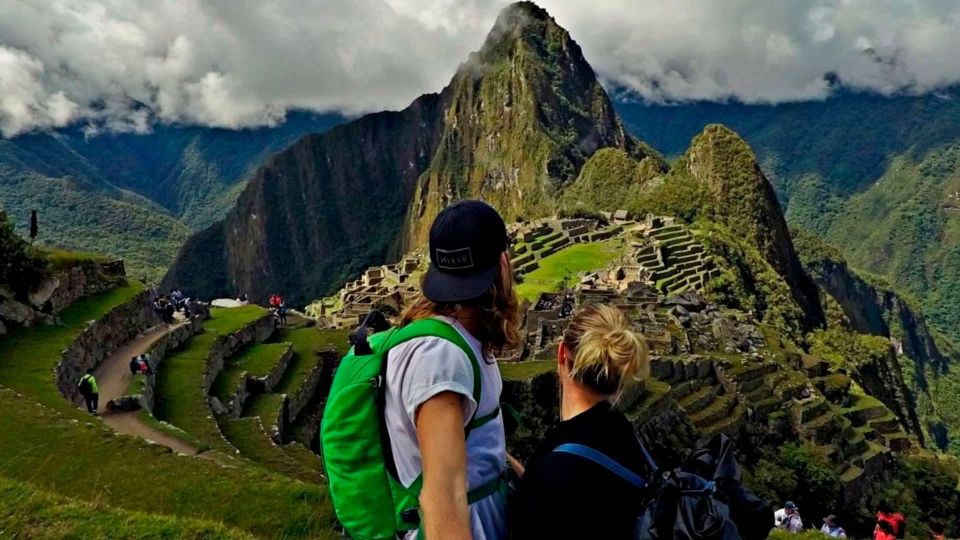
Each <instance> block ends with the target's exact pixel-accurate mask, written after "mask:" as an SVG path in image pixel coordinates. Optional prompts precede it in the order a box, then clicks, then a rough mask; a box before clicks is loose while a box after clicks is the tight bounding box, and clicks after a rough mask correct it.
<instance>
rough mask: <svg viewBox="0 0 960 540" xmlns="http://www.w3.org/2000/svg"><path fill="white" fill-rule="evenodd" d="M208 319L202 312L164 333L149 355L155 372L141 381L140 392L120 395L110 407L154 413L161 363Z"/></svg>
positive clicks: (200, 328)
mask: <svg viewBox="0 0 960 540" xmlns="http://www.w3.org/2000/svg"><path fill="white" fill-rule="evenodd" d="M204 319H206V313H205V312H201V314H199V315H198V316H195V317H192V318H191V319H190V321H189V322H187V323H186V324H181V325H180V326H177V327H176V328H174V329H173V330H171V331H169V332H167V333H166V334H164V335H163V336H162V337H161V338H159V339H158V340H157V341H155V342H154V343H153V346H152V347H150V350H149V351H148V352H147V355H148V356H149V357H150V363H151V367H152V368H153V373H151V374H150V375H146V376H144V377H143V379H142V380H141V382H140V392H139V393H137V394H133V395H127V396H120V397H117V398H115V399H113V400H111V402H110V404H108V406H109V407H112V409H113V410H117V411H135V410H138V409H141V408H142V409H146V410H147V411H150V413H151V414H152V413H153V407H154V405H155V404H156V394H155V391H156V384H157V371H158V370H159V368H160V364H161V363H162V362H163V360H164V359H165V358H166V357H167V355H168V354H170V353H171V352H173V351H175V350H177V349H178V348H179V347H180V346H182V345H183V344H184V343H186V342H187V341H188V340H189V339H190V338H191V337H193V336H194V335H195V334H198V333H200V332H201V331H202V330H203V320H204Z"/></svg>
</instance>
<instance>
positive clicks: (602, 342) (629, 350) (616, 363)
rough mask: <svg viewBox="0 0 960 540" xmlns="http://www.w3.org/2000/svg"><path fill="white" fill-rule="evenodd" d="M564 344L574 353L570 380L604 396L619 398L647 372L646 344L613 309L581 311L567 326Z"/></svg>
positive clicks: (592, 307)
mask: <svg viewBox="0 0 960 540" xmlns="http://www.w3.org/2000/svg"><path fill="white" fill-rule="evenodd" d="M563 345H564V347H566V348H567V350H568V351H569V352H570V353H572V354H573V362H572V365H571V366H570V376H571V377H572V378H573V380H574V381H576V382H578V383H580V384H582V385H584V386H586V387H588V388H590V389H592V390H594V391H595V392H597V393H599V394H601V395H604V396H614V395H619V394H620V391H621V390H623V387H624V386H625V384H626V383H627V382H628V381H630V380H631V379H635V378H640V377H646V376H647V375H648V374H649V371H650V355H649V351H648V349H647V345H646V343H644V340H643V339H642V338H641V337H640V336H639V335H637V333H635V332H634V331H633V330H631V329H630V321H629V320H628V319H627V317H626V315H624V314H623V312H622V311H620V310H619V309H617V308H615V307H613V306H608V305H603V304H593V305H589V306H587V307H585V308H583V309H582V310H581V311H580V312H579V313H577V314H576V315H575V316H574V317H573V320H572V321H570V325H569V326H567V330H566V332H564V335H563Z"/></svg>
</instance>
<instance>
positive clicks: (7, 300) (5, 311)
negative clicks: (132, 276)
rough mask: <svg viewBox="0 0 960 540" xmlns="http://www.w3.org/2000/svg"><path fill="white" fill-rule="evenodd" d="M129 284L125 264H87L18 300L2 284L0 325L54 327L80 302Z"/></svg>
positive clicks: (38, 285) (43, 282) (45, 281)
mask: <svg viewBox="0 0 960 540" xmlns="http://www.w3.org/2000/svg"><path fill="white" fill-rule="evenodd" d="M126 282H127V278H126V270H125V269H124V265H123V261H122V260H117V261H111V262H100V261H96V260H84V261H79V262H77V263H76V264H75V265H73V266H71V267H70V268H67V269H66V270H63V271H61V272H59V273H57V274H55V275H53V276H50V277H47V278H44V279H42V280H41V281H40V282H39V283H36V284H35V285H34V286H33V287H32V288H31V290H30V291H28V292H27V293H26V294H25V295H24V294H21V295H19V296H18V295H16V294H15V293H14V291H13V290H12V289H11V288H9V287H7V286H5V285H2V284H0V325H4V327H6V326H7V325H9V326H32V325H35V324H52V323H54V322H55V321H56V318H55V316H56V314H58V313H60V312H61V311H63V310H64V309H66V308H67V307H69V306H70V305H71V304H73V303H74V302H76V301H77V300H79V299H81V298H84V297H86V296H91V295H94V294H98V293H102V292H106V291H109V290H111V289H114V288H116V287H118V286H121V285H124V284H125V283H126ZM2 333H3V332H0V335H2Z"/></svg>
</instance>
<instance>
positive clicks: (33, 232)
mask: <svg viewBox="0 0 960 540" xmlns="http://www.w3.org/2000/svg"><path fill="white" fill-rule="evenodd" d="M36 239H37V211H36V210H31V211H30V247H31V248H32V247H33V242H34V241H35V240H36Z"/></svg>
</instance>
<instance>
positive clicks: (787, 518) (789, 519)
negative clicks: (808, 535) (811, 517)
mask: <svg viewBox="0 0 960 540" xmlns="http://www.w3.org/2000/svg"><path fill="white" fill-rule="evenodd" d="M773 525H774V527H776V528H778V529H780V530H783V531H787V532H792V533H795V532H800V531H801V530H802V529H803V519H801V518H800V509H799V508H797V505H796V504H794V503H793V501H787V502H785V503H783V508H781V509H779V510H777V511H776V512H774V513H773Z"/></svg>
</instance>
